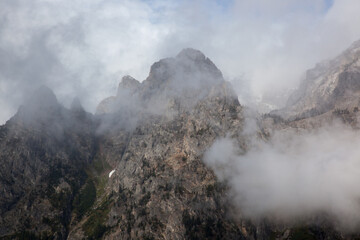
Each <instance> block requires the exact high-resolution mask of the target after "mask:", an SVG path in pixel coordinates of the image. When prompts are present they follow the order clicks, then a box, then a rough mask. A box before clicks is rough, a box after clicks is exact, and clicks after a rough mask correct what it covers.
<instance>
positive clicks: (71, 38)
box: [0, 0, 360, 123]
mask: <svg viewBox="0 0 360 240" xmlns="http://www.w3.org/2000/svg"><path fill="white" fill-rule="evenodd" d="M359 12H360V1H358V0H334V1H329V0H271V1H270V0H238V1H235V0H234V1H232V0H223V1H221V0H217V1H216V0H206V1H205V0H204V1H190V0H189V1H187V0H183V1H180V0H178V1H165V0H155V1H150V0H142V1H140V0H131V1H127V0H121V1H120V0H117V1H115V0H71V1H70V0H31V1H29V0H0V107H1V111H0V123H4V122H5V121H6V120H7V119H9V118H10V117H11V116H12V115H13V114H14V113H15V112H16V110H17V108H18V107H19V104H21V102H22V101H24V99H26V96H27V94H28V93H31V92H32V91H34V89H36V88H38V87H39V86H40V85H43V84H46V85H47V86H49V87H50V88H52V89H53V90H54V92H55V93H56V95H57V96H58V99H59V101H60V102H62V103H63V104H64V105H65V106H68V105H69V104H70V103H71V101H72V99H73V97H75V96H78V97H79V98H80V99H81V101H82V103H83V105H84V107H85V108H86V109H87V110H88V111H91V112H93V111H94V109H95V107H96V105H97V104H98V103H99V101H101V100H102V99H103V98H105V97H107V96H110V95H114V94H115V93H116V87H117V85H118V83H119V81H120V79H121V77H122V76H123V75H125V74H129V75H132V76H133V77H135V78H136V79H138V80H140V81H142V80H144V79H145V78H146V77H147V75H148V72H149V69H150V66H151V64H152V63H153V62H155V61H157V60H158V59H160V58H164V57H169V56H174V55H176V54H177V53H178V52H179V51H180V50H181V49H183V48H186V47H193V48H196V49H199V50H201V51H202V52H204V54H205V55H207V56H208V57H210V58H211V59H212V60H213V62H214V63H215V64H216V65H217V66H218V67H219V68H220V70H222V72H223V74H224V76H225V77H226V79H228V80H231V81H232V82H233V83H234V86H235V88H236V90H237V92H238V93H239V95H240V96H239V98H240V100H241V101H242V102H245V103H247V102H250V101H251V99H252V98H255V99H258V100H263V101H267V100H269V99H268V98H267V97H266V96H272V97H273V96H275V95H277V94H281V93H283V92H284V91H287V90H288V89H291V88H295V87H297V84H298V82H299V80H300V79H301V77H302V76H303V74H304V71H305V70H306V69H308V68H310V67H312V66H313V65H314V64H315V63H317V62H319V61H321V60H323V59H327V58H330V57H333V56H335V55H337V54H338V53H340V52H341V51H342V50H344V49H345V48H347V47H348V46H349V45H350V44H351V43H352V42H353V41H355V40H358V39H360V25H359V22H360V14H359ZM250 97H252V98H250Z"/></svg>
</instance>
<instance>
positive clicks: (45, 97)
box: [25, 86, 59, 108]
mask: <svg viewBox="0 0 360 240" xmlns="http://www.w3.org/2000/svg"><path fill="white" fill-rule="evenodd" d="M58 105H59V103H58V101H57V98H56V96H55V94H54V92H53V91H52V90H51V89H50V88H48V87H47V86H41V87H40V88H38V89H37V90H36V91H35V92H34V93H33V94H32V95H31V97H30V98H29V100H28V101H27V102H26V103H25V106H32V107H37V108H52V107H55V106H58Z"/></svg>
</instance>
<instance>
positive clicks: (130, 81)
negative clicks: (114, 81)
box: [118, 75, 141, 94]
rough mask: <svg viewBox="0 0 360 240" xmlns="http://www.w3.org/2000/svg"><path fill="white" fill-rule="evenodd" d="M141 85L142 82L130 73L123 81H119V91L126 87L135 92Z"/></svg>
mask: <svg viewBox="0 0 360 240" xmlns="http://www.w3.org/2000/svg"><path fill="white" fill-rule="evenodd" d="M140 85H141V83H140V82H139V81H138V80H136V79H135V78H133V77H131V76H129V75H126V76H124V77H123V78H122V79H121V82H120V83H119V87H118V94H119V91H121V90H125V89H128V90H130V91H131V92H135V91H136V90H137V89H138V88H139V87H140Z"/></svg>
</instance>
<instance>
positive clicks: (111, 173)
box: [109, 169, 115, 178]
mask: <svg viewBox="0 0 360 240" xmlns="http://www.w3.org/2000/svg"><path fill="white" fill-rule="evenodd" d="M114 172H115V169H114V170H112V171H111V172H110V173H109V178H111V175H113V173H114Z"/></svg>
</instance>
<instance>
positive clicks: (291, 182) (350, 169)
mask: <svg viewBox="0 0 360 240" xmlns="http://www.w3.org/2000/svg"><path fill="white" fill-rule="evenodd" d="M358 135H359V133H358V132H357V131H354V130H353V129H350V128H347V127H344V126H341V125H335V126H328V127H324V128H322V129H318V130H316V131H313V132H295V131H289V132H276V133H275V135H274V136H273V137H272V139H271V140H270V141H269V142H267V143H266V142H257V143H256V144H255V145H254V146H253V148H251V149H249V151H248V152H247V153H245V154H243V155H239V154H237V153H236V151H237V147H236V146H235V145H234V142H233V141H232V140H230V139H228V138H225V139H219V140H218V141H217V142H215V143H214V145H213V146H212V147H211V148H210V149H209V150H208V151H207V153H206V154H205V157H204V161H205V163H206V164H207V165H208V166H210V167H211V168H213V169H214V171H215V173H216V175H217V176H218V177H219V178H220V179H222V180H227V181H228V183H229V185H230V187H231V189H230V192H231V194H230V196H232V198H231V199H232V200H233V202H234V203H235V205H236V206H238V207H239V209H240V212H241V213H242V214H243V216H246V217H250V218H252V219H259V218H262V217H271V218H272V219H278V220H279V221H285V222H288V223H289V221H291V220H296V219H299V218H300V219H304V218H305V219H306V218H308V217H310V218H311V217H313V216H314V214H319V213H320V214H324V213H326V214H328V216H331V217H332V218H333V219H334V220H336V221H337V222H338V223H339V224H337V226H339V227H342V228H344V229H345V230H353V229H355V228H357V227H358V226H359V224H360V214H359V212H360V204H359V199H360V190H359V187H358V182H359V181H360V149H359V147H358V146H359V144H360V139H359V137H358Z"/></svg>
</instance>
